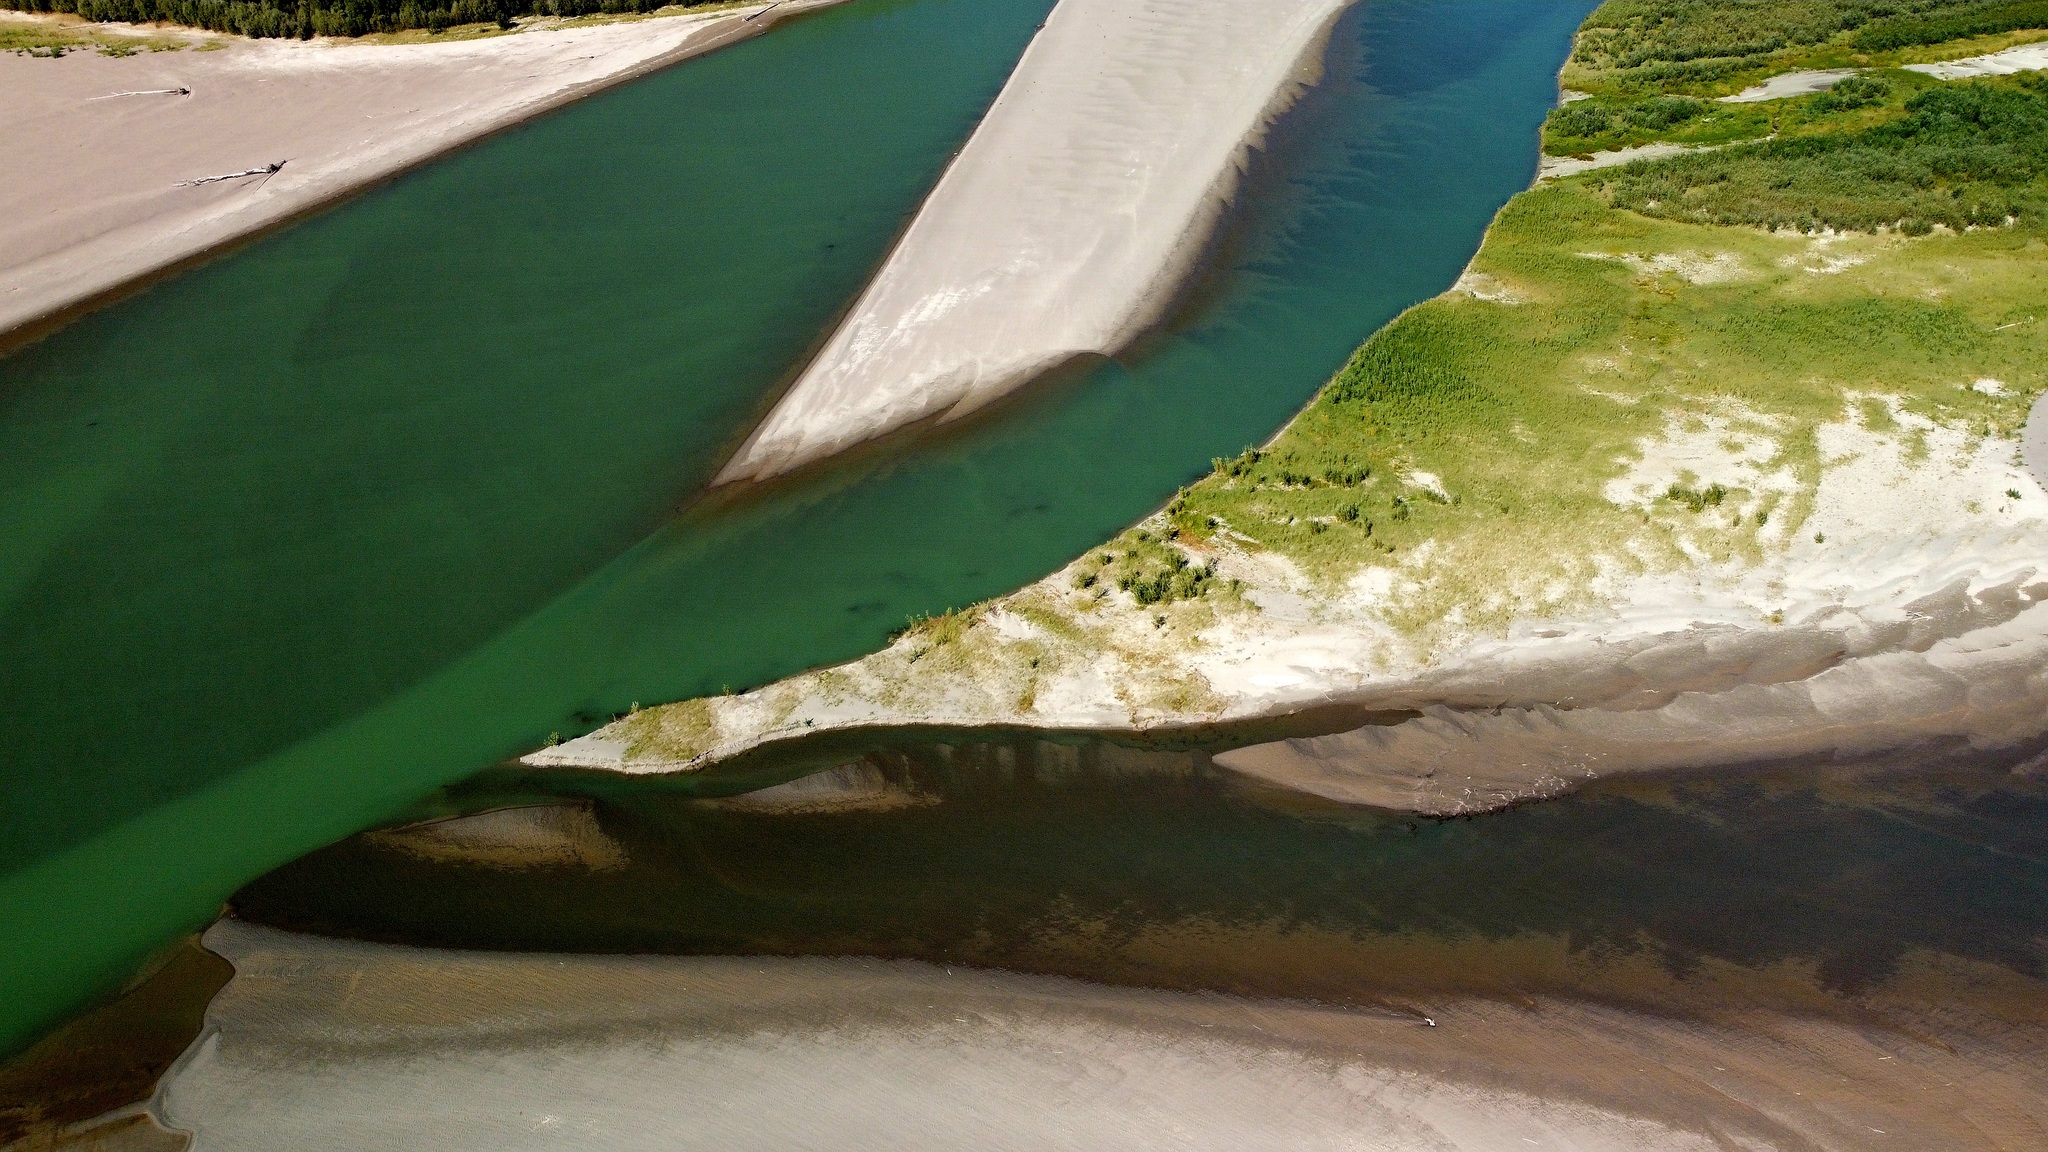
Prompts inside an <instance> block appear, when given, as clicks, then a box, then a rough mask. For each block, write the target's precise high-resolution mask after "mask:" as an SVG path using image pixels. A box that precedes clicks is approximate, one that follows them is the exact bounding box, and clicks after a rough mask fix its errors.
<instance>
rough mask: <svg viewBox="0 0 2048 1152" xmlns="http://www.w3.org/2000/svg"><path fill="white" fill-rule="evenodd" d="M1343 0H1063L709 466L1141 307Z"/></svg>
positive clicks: (1139, 322)
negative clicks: (856, 284)
mask: <svg viewBox="0 0 2048 1152" xmlns="http://www.w3.org/2000/svg"><path fill="white" fill-rule="evenodd" d="M1347 2H1348V0H1140V2H1132V0H1061V3H1060V5H1059V6H1058V7H1057V8H1055V9H1054V10H1053V13H1052V15H1051V17H1050V18H1049V19H1048V20H1047V21H1046V24H1045V27H1044V29H1043V30H1042V31H1041V32H1040V33H1039V34H1038V36H1037V37H1036V38H1035V39H1034V40H1033V41H1032V44H1031V47H1030V48H1029V49H1028V50H1027V51H1026V52H1025V54H1024V57H1023V59H1022V60H1021V61H1020V62H1019V64H1018V66H1017V70H1016V72H1015V73H1014V74H1013V75H1012V76H1011V77H1010V80H1009V83H1008V84H1006V85H1005V86H1004V88H1003V91H1002V93H1001V95H1000V96H998V97H997V99H996V102H995V104H994V105H993V106H992V107H991V109H990V110H989V113H988V116H987V117H986V118H985V119H984V120H983V121H982V124H981V126H980V127H979V128H978V129H977V130H976V132H975V134H974V136H973V138H972V139H971V140H970V141H969V142H968V144H967V146H966V148H965V149H963V150H962V152H961V154H960V156H959V158H958V159H957V160H956V161H955V162H954V163H953V165H952V167H951V168H950V169H949V170H948V171H947V173H946V175H945V176H944V177H943V178H942V179H941V180H940V182H939V185H938V187H937V188H936V189H935V190H934V191H933V193H932V195H931V198H930V199H929V200H928V201H927V202H926V204H925V206H924V208H923V209H922V210H921V211H920V212H919V213H918V216H917V218H916V219H915V220H914V221H913V222H912V224H911V226H910V228H909V230H908V231H907V232H906V233H905V235H904V237H903V239H902V241H901V242H900V243H899V244H898V246H897V248H896V250H895V251H894V252H893V253H892V254H891V255H890V257H889V259H888V261H887V262H886V263H885V264H884V266H883V268H882V270H881V272H880V273H879V274H878V275H877V276H876V278H875V280H874V282H873V283H872V284H871V285H870V286H869V287H868V289H867V290H866V292H865V293H864V294H863V295H862V296H861V298H860V300H859V301H858V302H857V303H856V304H855V306H854V309H853V311H852V313H851V314H850V315H849V316H848V317H847V318H846V320H845V321H844V323H843V324H842V325H841V326H840V327H839V329H838V330H837V331H836V332H835V333H834V334H833V335H832V337H831V339H830V341H829V342H828V343H827V344H826V345H825V347H824V349H823V351H822V352H821V354H820V355H819V356H818V358H817V359H816V360H815V361H814V362H813V363H812V364H811V366H810V367H809V368H808V369H807V370H806V371H805V372H804V374H803V375H802V376H801V377H800V378H799V379H798V380H797V382H796V384H795V385H794V386H793V387H792V388H791V390H790V392H789V393H788V395H786V396H785V397H784V398H783V400H782V401H781V403H780V404H778V405H777V406H776V407H775V409H774V410H773V411H772V412H771V413H770V414H769V416H768V418H767V420H766V421H765V422H764V423H763V424H762V425H761V426H760V428H758V429H757V430H756V431H755V433H754V434H753V436H752V437H751V438H749V439H748V441H747V442H746V444H745V445H744V446H742V448H741V449H740V451H739V453H738V454H737V456H735V458H734V459H733V460H732V462H731V463H730V464H729V465H728V466H727V467H726V469H725V470H724V471H723V472H722V473H721V474H720V476H719V481H720V482H721V483H723V482H730V481H735V480H747V479H765V478H767V477H770V476H774V475H776V474H778V473H781V472H785V471H788V470H790V469H792V468H796V467H800V466H802V465H804V464H807V463H810V462H813V461H816V460H818V459H821V458H823V457H826V456H829V455H831V454H832V453H835V452H838V451H840V450H842V449H844V448H847V447H849V446H851V445H854V444H857V443H860V442H862V441H864V440H869V439H872V438H874V437H877V436H880V435H883V434H885V433H887V432H889V431H891V430H893V429H896V428H900V427H903V426H904V425H907V424H911V423H914V422H917V421H920V420H926V419H933V418H937V419H941V420H947V419H953V418H956V417H959V416H962V415H965V414H967V413H969V412H972V411H974V410H975V409H977V408H980V407H981V406H983V405H985V404H987V403H988V402H990V401H991V400H994V399H996V398H997V397H999V396H1002V395H1004V394H1005V393H1007V392H1010V391H1012V390H1013V389H1015V388H1017V387H1018V386H1020V385H1022V384H1024V383H1026V382H1028V381H1029V380H1031V379H1033V378H1034V377H1037V376H1039V375H1041V374H1043V373H1045V372H1047V371H1049V370H1052V369H1054V368H1056V367H1058V366H1059V365H1061V364H1062V363H1065V362H1067V361H1069V360H1072V359H1073V358H1075V357H1079V356H1084V355H1087V354H1091V353H1095V354H1109V353H1113V352H1115V351H1117V350H1118V349H1120V348H1122V347H1124V346H1125V345H1126V344H1128V343H1129V342H1130V341H1131V340H1132V339H1133V338H1134V337H1135V336H1136V335H1137V334H1138V333H1139V332H1141V331H1142V330H1143V329H1144V328H1145V327H1146V326H1147V325H1149V324H1152V323H1155V322H1156V321H1157V320H1159V319H1160V318H1161V316H1162V314H1163V312H1164V311H1165V309H1166V308H1167V307H1168V305H1169V304H1170V302H1171V299H1172V296H1173V294H1174V292H1175V290H1176V288H1177V287H1178V286H1179V284H1180V283H1181V282H1182V281H1183V280H1184V278H1185V276H1186V274H1187V272H1188V270H1189V268H1190V267H1191V265H1192V263H1193V262H1194V260H1195V259H1196V257H1197V256H1198V255H1199V252H1200V249H1201V247H1202V245H1203V243H1204V241H1205V240H1206V239H1207V238H1208V236H1209V234H1210V232H1211V230H1212V228H1213V226H1214V224H1215V222H1216V221H1217V219H1218V217H1219V216H1220V214H1221V210H1222V207H1223V205H1224V203H1225V202H1226V201H1227V199H1228V197H1229V195H1230V193H1231V190H1232V188H1233V186H1234V183H1235V178H1236V175H1237V172H1238V170H1239V165H1240V164H1241V163H1242V159H1243V153H1244V150H1245V148H1246V146H1247V143H1248V142H1249V141H1251V140H1253V139H1254V138H1255V137H1256V136H1257V134H1258V133H1259V131H1260V129H1261V128H1262V126H1263V125H1264V124H1265V122H1266V121H1267V119H1268V117H1269V116H1270V115H1272V114H1273V113H1274V112H1275V111H1276V110H1277V108H1278V107H1279V106H1280V105H1281V104H1282V103H1284V102H1285V100H1286V99H1288V98H1289V97H1290V95H1291V94H1292V92H1293V90H1294V87H1295V85H1296V83H1298V82H1299V81H1300V80H1302V79H1304V78H1305V76H1304V72H1303V69H1304V68H1305V67H1306V68H1313V67H1314V66H1315V65H1316V63H1317V62H1318V54H1319V51H1320V45H1321V43H1322V41H1323V36H1324V33H1325V31H1326V30H1327V28H1328V26H1329V24H1330V22H1331V20H1332V19H1333V18H1334V17H1335V16H1336V15H1337V13H1338V12H1340V11H1341V10H1342V9H1343V8H1344V7H1345V6H1346V3H1347Z"/></svg>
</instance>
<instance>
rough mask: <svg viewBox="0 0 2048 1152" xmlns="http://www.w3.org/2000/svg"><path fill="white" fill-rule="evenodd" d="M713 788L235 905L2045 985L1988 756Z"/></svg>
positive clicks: (1889, 994) (901, 774)
mask: <svg viewBox="0 0 2048 1152" xmlns="http://www.w3.org/2000/svg"><path fill="white" fill-rule="evenodd" d="M757 767H758V769H759V770H760V771H762V772H764V773H767V774H769V776H770V777H772V776H773V775H774V774H775V773H774V765H772V764H768V763H762V764H760V765H758V766H757ZM764 778H765V777H764ZM716 791H717V789H716V788H714V787H711V786H709V782H707V781H704V780H692V779H690V778H687V777H672V778H639V779H628V778H619V777H608V776H604V775H600V774H583V773H542V774H539V775H535V774H531V773H502V772H500V773H487V774H484V775H481V776H479V777H476V778H473V779H471V780H469V781H466V782H464V783H462V784H460V785H457V786H456V787H455V788H453V789H452V790H451V791H450V792H449V793H448V794H445V795H443V796H441V797H438V798H437V801H438V803H439V804H441V805H442V806H444V807H446V808H447V809H449V810H475V809H477V808H479V807H483V808H486V809H487V810H493V811H496V812H499V813H500V814H501V816H513V817H518V816H520V815H524V814H528V813H554V812H561V811H564V810H563V809H561V808H559V807H524V808H521V807H511V808H503V809H499V808H495V807H494V806H503V805H512V806H517V805H528V806H531V805H534V804H536V803H537V802H538V803H540V804H543V805H551V804H552V805H558V804H560V803H562V802H564V801H567V802H568V803H570V804H572V805H580V806H582V808H583V810H584V811H586V812H587V813H588V814H587V815H583V814H582V813H580V812H578V811H577V809H576V808H570V809H568V810H567V811H569V812H571V813H576V814H577V816H578V818H579V819H580V820H581V821H582V823H577V822H574V821H566V820H565V821H562V822H561V823H559V824H555V825H547V824H543V823H541V822H540V821H539V820H538V819H534V818H531V817H530V818H529V820H528V821H527V822H521V821H519V820H517V819H513V820H505V819H501V818H500V817H483V818H473V819H471V820H469V821H467V822H461V821H458V822H457V823H456V824H454V825H448V826H447V827H465V826H467V827H475V828H477V829H478V831H476V832H470V833H468V834H467V835H468V837H470V838H468V839H465V838H464V836H461V835H446V836H442V837H439V838H435V837H432V836H421V835H419V834H403V833H402V834H399V835H396V836H394V835H391V834H388V833H377V834H373V835H371V836H369V837H363V838H357V839H352V840H349V841H346V842H344V843H342V844H339V845H336V846H333V847H331V848H328V849H325V850H322V851H320V852H317V853H314V854H312V855H310V856H307V857H305V858H302V859H300V860H298V861H295V862H294V863H292V864H290V865H287V866H286V867H284V868H281V869H279V870H277V871H276V872H273V873H271V874H269V875H267V876H265V877H263V878H262V879H260V880H258V881H256V882H255V883H253V884H252V885H250V886H249V887H248V888H246V889H244V890H243V891H242V892H241V893H239V894H238V895H237V896H236V898H235V900H234V907H235V909H236V912H237V913H238V914H239V915H241V916H243V917H244V918H247V919H253V920H255V921H258V922H262V923H268V924H273V925H276V926H279V927H286V928H292V929H299V930H305V931H311V932H316V933H320V934H325V935H334V936H343V937H353V938H358V939H368V940H379V941H387V942H396V943H409V944H426V945H435V946H441V947H451V948H484V949H510V950H523V951H552V952H634V953H637V952H654V953H681V954H706V955H724V954H742V955H748V954H770V955H857V956H871V957H872V956H879V957H895V958H907V959H917V960H926V961H932V962H943V963H954V964H968V965H978V966H989V967H998V968H1003V969H1007V970H1015V971H1035V972H1042V973H1048V974H1055V975H1065V976H1080V977H1084V978H1088V979H1093V980H1101V981H1106V982H1109V983H1115V984H1137V985H1144V986H1149V987H1162V988H1176V989H1182V990H1188V991H1221V992H1230V993H1236V994H1242V995H1248V996H1253V997H1280V998H1301V997H1308V998H1313V999H1316V1000H1319V1001H1322V1002H1325V1003H1332V1004H1353V1005H1358V1004H1377V1005H1380V1006H1383V1007H1385V1006H1394V1007H1398V1006H1401V1005H1408V1006H1411V1007H1413V1006H1415V1005H1426V1004H1427V1003H1428V1002H1429V1001H1430V1000H1432V999H1437V1000H1441V999H1445V998H1454V997H1459V996H1469V995H1480V996H1493V997H1507V998H1508V999H1510V1000H1514V999H1518V998H1523V997H1532V996H1564V997H1590V998H1593V999H1596V1000H1601V1001H1606V1002H1621V1003H1625V1004H1631V1005H1633V1006H1635V1007H1639V1008H1646V1009H1649V1010H1652V1011H1656V1012H1663V1013H1672V1012H1675V1013H1679V1014H1685V1015H1689V1014H1693V1013H1695V1012H1701V1011H1712V1010H1713V1009H1716V1008H1725V1007H1729V1006H1741V1007H1744V1008H1751V1009H1771V1008H1776V1009H1778V1010H1781V1011H1794V1012H1817V1011H1821V1012H1824V1011H1842V1012H1850V1011H1852V1010H1856V1009H1855V1006H1858V1005H1863V1006H1868V1005H1869V1004H1870V1003H1872V1001H1870V999H1869V998H1870V997H1871V996H1873V995H1876V996H1878V997H1879V999H1880V1000H1886V999H1888V1000H1892V1001H1896V1000H1898V999H1899V998H1900V997H1902V996H1903V997H1906V998H1908V999H1917V998H1921V997H1925V998H1928V999H1929V1000H1932V1001H1935V1002H1937V1003H1940V1004H1942V1005H1944V1006H1945V1008H1948V1009H1952V1008H1958V1007H1959V1006H1960V1004H1961V1003H1962V1002H1965V1001H1968V1002H1973V1004H1974V1005H1975V1007H1977V1008H1979V1009H1981V1008H1982V1007H1983V1005H1984V1003H1986V1002H1987V997H1986V996H1985V992H1986V990H1987V989H1990V988H1994V987H1998V986H1999V979H1992V978H1990V977H1989V976H1988V975H1987V973H1991V972H1994V971H1996V972H2001V973H2004V974H2005V975H2004V976H2003V977H2001V978H2000V979H2003V980H2005V981H2007V982H2009V984H2010V986H2011V987H2012V988H2020V987H2026V988H2031V989H2032V990H2033V991H2032V993H2031V995H2032V997H2033V1000H2032V1003H2031V1004H2030V1005H2024V1006H2023V1007H2024V1010H2023V1011H2021V1012H2020V1013H2019V1014H2018V1016H2017V1017H2016V1018H2015V1022H2017V1021H2018V1020H2028V1021H2036V1020H2037V1018H2038V1015H2039V999H2038V998H2039V996H2040V991H2041V989H2042V987H2043V985H2042V983H2041V981H2042V980H2043V978H2044V977H2048V939H2044V937H2043V936H2042V926H2041V921H2040V910H2041V909H2042V908H2044V907H2048V786H2044V784H2043V782H2042V781H2040V780H2038V779H2034V778H2031V777H2028V776H2016V775H2014V774H2013V773H2012V772H2011V771H2010V765H2008V764H2004V763H1993V762H1991V761H1989V760H1987V759H1986V758H1985V757H1983V756H1982V755H1980V754H1971V753H1968V752H1962V753H1960V754H1958V755H1952V756H1938V755H1926V754H1920V755H1915V756H1911V757H1897V758H1893V759H1891V760H1887V761H1883V762H1879V761H1871V762H1867V763H1830V764H1783V765H1769V766H1757V767H1753V768H1751V769H1749V770H1747V771H1743V772H1739V773H1726V774H1716V775H1715V776H1713V777H1711V778H1708V777H1701V778H1695V779H1685V778H1671V777H1664V778H1654V779H1647V780H1640V781H1628V780H1614V781H1607V782H1603V783H1600V784H1596V785H1593V786H1590V787H1588V788H1586V789H1584V790H1583V791H1581V792H1578V793H1576V794H1574V795H1570V796H1567V797H1565V798H1562V799H1559V800H1553V801H1548V802H1545V803H1540V804H1532V805H1529V806H1526V807H1522V808H1518V809H1514V810H1510V811H1505V812H1498V813H1493V814H1490V815H1484V816H1477V817H1469V818H1459V819H1448V820H1433V819H1418V818H1411V817H1406V816H1402V815H1398V814H1393V813H1382V812H1371V811H1364V810H1360V809H1356V808H1347V807H1344V806H1341V805H1337V804H1332V803H1328V802H1325V801H1321V800H1318V799H1316V798H1313V797H1308V796H1303V795H1300V794H1296V793H1291V792H1282V791H1276V790H1273V789H1269V788H1266V787H1263V786H1260V785H1258V784H1255V783H1252V782H1249V781H1247V780H1245V779H1243V778H1240V777H1237V776H1235V775H1233V774H1232V773H1229V772H1227V771H1224V770H1221V769H1217V768H1215V767H1214V766H1212V765H1211V764H1210V762H1209V758H1208V756H1207V754H1205V753H1204V752H1203V751H1202V750H1200V749H1187V750H1174V749H1165V748H1152V749H1143V748H1131V747H1125V746H1119V745H1116V744H1110V743H1105V742H1103V741H1100V740H1094V739H1087V738H1080V737H1073V738H1067V739H1063V740H1048V739H1042V738H1036V737H1033V736H1031V735H1029V734H1025V733H1010V734H1007V735H999V736H996V737H994V738H989V737H982V738H980V739H976V737H975V736H973V735H972V734H968V733H954V734H952V735H950V736H937V735H934V734H931V733H925V734H914V733H895V734H877V735H876V736H875V737H874V738H873V740H872V742H871V744H870V746H869V748H868V749H867V750H866V751H865V752H864V753H863V754H862V755H860V756H859V757H858V758H857V759H855V760H852V761H849V762H848V763H847V764H846V765H844V766H841V767H839V768H837V769H834V770H832V771H831V772H830V773H829V774H827V775H824V776H812V777H810V778H808V779H807V780H805V781H804V782H803V783H802V784H801V785H799V786H789V785H785V786H783V787H780V788H775V789H770V790H768V791H766V792H755V793H750V794H746V795H744V796H740V797H718V796H706V795H705V794H706V793H710V792H716ZM529 826H530V827H532V828H534V829H535V830H540V829H545V828H550V827H553V828H556V829H559V830H558V831H555V832H553V833H551V834H550V833H546V832H542V833H541V834H540V835H534V834H533V833H531V832H527V833H524V834H521V832H520V831H519V830H520V829H523V828H526V827H529ZM440 827H443V826H442V825H430V826H428V828H429V831H430V832H431V831H432V830H434V829H437V828H440ZM508 831H509V832H510V833H511V834H510V835H508ZM565 832H566V833H570V834H567V835H565V834H564V833H565ZM522 843H525V844H528V845H529V846H530V847H529V848H528V849H527V850H526V851H525V853H524V855H523V856H522V854H521V852H520V851H519V850H518V848H517V846H518V845H520V844H522ZM494 844H502V845H503V847H502V848H498V849H497V850H496V851H493V850H492V849H493V845H494ZM562 845H575V846H576V847H577V848H578V854H577V856H576V858H574V859H571V858H568V857H565V856H563V855H561V854H560V852H559V846H562ZM507 848H509V849H512V850H511V851H509V852H508V851H506V850H505V849H507ZM551 852H552V853H554V854H552V855H551V854H550V853H551ZM1972 966H1974V967H1972ZM1972 987H1974V989H1975V991H1974V993H1969V994H1966V993H1965V990H1966V989H1970V988H1972ZM1950 996H1954V997H1956V998H1957V999H1956V1000H1955V1001H1953V1002H1951V1001H1949V1000H1947V999H1946V997H1950ZM1991 999H1995V996H1994V997H1992V998H1991ZM2014 1003H2015V1004H2021V1003H2022V1002H2021V1001H2017V1000H2016V1001H2014ZM1417 1010H1421V1009H1417ZM1994 1014H1995V1010H1994Z"/></svg>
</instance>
